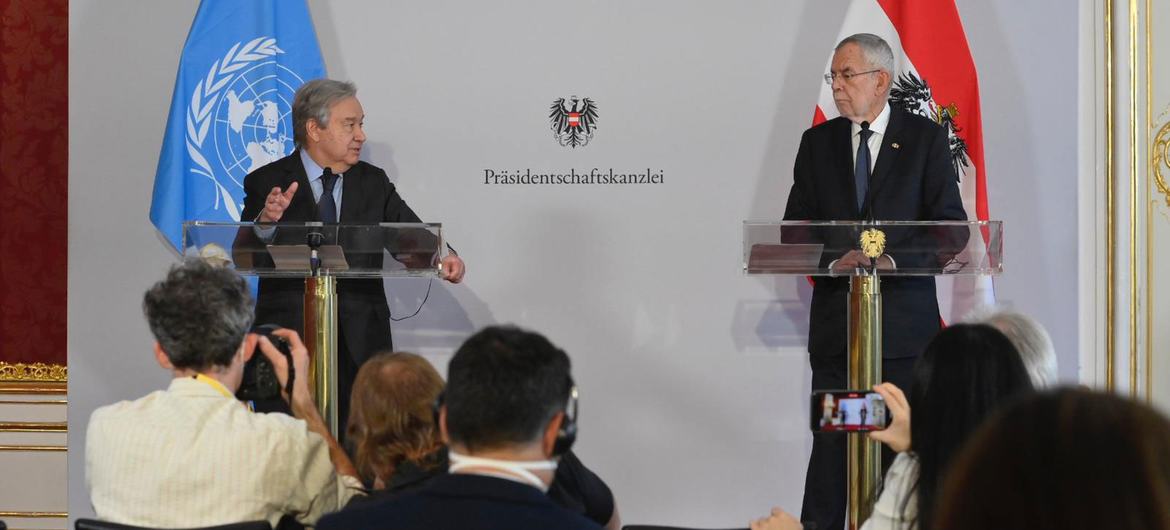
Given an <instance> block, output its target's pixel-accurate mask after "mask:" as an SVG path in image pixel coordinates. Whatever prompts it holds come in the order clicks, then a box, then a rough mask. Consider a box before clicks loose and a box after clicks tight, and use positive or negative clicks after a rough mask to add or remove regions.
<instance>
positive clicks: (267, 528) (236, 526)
mask: <svg viewBox="0 0 1170 530" xmlns="http://www.w3.org/2000/svg"><path fill="white" fill-rule="evenodd" d="M73 528H74V530H177V529H163V528H147V527H144V526H131V525H128V524H118V523H111V522H109V521H99V520H97V519H78V520H77V521H76V522H75V523H74V524H73ZM0 530H3V529H0ZM183 530H272V525H271V524H269V523H268V521H248V522H246V523H232V524H225V525H220V526H206V527H202V528H188V529H183Z"/></svg>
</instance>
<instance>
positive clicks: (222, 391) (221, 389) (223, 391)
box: [192, 374, 235, 398]
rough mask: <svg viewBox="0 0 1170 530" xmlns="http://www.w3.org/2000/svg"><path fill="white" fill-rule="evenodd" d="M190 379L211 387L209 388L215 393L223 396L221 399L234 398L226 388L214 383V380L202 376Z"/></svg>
mask: <svg viewBox="0 0 1170 530" xmlns="http://www.w3.org/2000/svg"><path fill="white" fill-rule="evenodd" d="M192 379H194V380H196V381H200V382H203V383H207V384H208V385H211V388H214V389H215V391H216V392H219V393H220V394H223V397H229V398H235V396H233V395H232V393H231V392H229V391H228V389H227V388H225V387H224V386H223V385H222V384H221V383H220V382H219V381H216V380H215V379H212V378H210V377H207V376H205V375H203V374H195V376H194V377H192Z"/></svg>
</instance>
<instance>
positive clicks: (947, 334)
mask: <svg viewBox="0 0 1170 530" xmlns="http://www.w3.org/2000/svg"><path fill="white" fill-rule="evenodd" d="M911 385H912V386H911V390H910V399H909V400H907V399H906V396H905V395H904V394H903V392H902V391H901V390H900V389H899V388H898V387H896V386H894V385H892V384H889V383H883V384H880V385H877V386H876V387H874V390H876V391H877V392H878V393H879V394H881V395H882V397H883V398H884V399H885V401H886V406H887V407H888V408H889V411H890V413H891V414H893V418H894V419H893V422H892V423H891V424H890V426H889V428H887V429H885V430H883V431H874V432H871V433H870V434H869V436H870V437H871V438H873V439H875V440H878V441H881V442H882V443H885V444H886V445H888V446H889V447H890V448H891V449H893V450H894V451H896V452H897V453H898V457H897V458H896V459H895V460H894V463H893V464H892V465H891V466H890V469H889V470H888V471H887V472H886V476H885V480H884V482H883V484H884V487H883V490H882V493H881V495H880V496H879V498H878V501H877V503H876V504H875V505H874V509H873V513H872V514H870V518H869V519H868V520H866V521H865V523H864V524H863V525H862V529H863V530H931V528H932V527H931V525H930V521H931V518H932V516H933V515H934V508H935V505H936V501H937V499H938V495H939V487H940V485H941V484H942V481H943V478H944V477H943V474H944V472H945V470H946V469H947V467H948V466H949V464H950V462H951V460H952V459H953V458H954V456H955V455H956V454H958V452H959V450H960V449H961V448H962V445H963V443H964V442H965V441H966V440H967V438H969V437H970V435H971V434H972V433H973V432H974V431H975V429H976V428H978V427H979V425H980V424H981V423H982V422H983V420H984V419H986V418H987V417H988V416H989V415H990V414H991V413H992V412H993V411H994V410H995V409H996V408H997V407H999V406H1000V405H1002V404H1003V403H1004V402H1006V401H1008V400H1010V399H1011V398H1013V397H1015V396H1018V395H1022V394H1026V393H1030V392H1032V390H1033V387H1032V382H1031V379H1030V378H1029V376H1028V372H1027V370H1026V369H1025V368H1024V364H1023V362H1022V361H1021V360H1020V355H1019V353H1018V352H1017V351H1016V349H1015V347H1013V346H1012V343H1011V342H1010V341H1009V340H1008V339H1007V337H1005V336H1004V335H1003V333H1000V332H999V331H997V330H996V329H994V328H992V327H990V326H987V325H984V324H956V325H954V326H950V327H948V328H946V329H944V330H943V331H941V332H939V334H938V335H936V336H935V338H934V339H933V340H931V342H930V344H929V345H927V347H926V351H925V352H923V354H922V356H921V357H920V358H919V359H918V362H917V363H916V364H915V365H914V377H913V380H912V383H911ZM911 410H913V411H914V415H913V418H914V421H913V423H911V421H910V418H911V415H910V411H911ZM751 528H752V530H800V529H801V528H802V527H801V525H800V522H799V521H797V520H796V519H795V518H793V517H791V516H789V515H788V514H786V513H784V512H783V511H782V510H779V509H778V508H774V509H773V510H772V515H771V516H769V517H767V518H764V519H759V520H757V521H754V522H752V524H751Z"/></svg>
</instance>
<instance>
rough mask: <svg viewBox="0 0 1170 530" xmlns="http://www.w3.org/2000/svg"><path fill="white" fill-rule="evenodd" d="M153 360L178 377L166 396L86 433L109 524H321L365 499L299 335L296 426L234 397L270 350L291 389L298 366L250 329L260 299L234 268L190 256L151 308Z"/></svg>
mask: <svg viewBox="0 0 1170 530" xmlns="http://www.w3.org/2000/svg"><path fill="white" fill-rule="evenodd" d="M142 305H143V310H144V312H145V313H146V319H147V322H148V324H149V325H150V331H151V333H152V334H153V335H154V338H155V343H154V357H155V360H156V361H157V362H158V364H159V366H161V367H163V368H164V369H166V370H169V371H171V372H172V373H173V374H174V379H173V380H172V381H171V383H170V386H169V387H168V388H167V389H166V390H160V391H156V392H153V393H151V394H149V395H147V396H145V397H142V398H139V399H137V400H134V401H123V402H120V403H115V404H113V405H108V406H105V407H101V408H99V409H97V410H96V411H94V413H93V416H91V417H90V422H89V430H88V432H87V435H86V451H85V462H86V481H87V486H88V488H89V492H90V498H91V499H92V501H93V506H94V510H95V511H96V513H97V516H98V517H99V518H100V519H103V520H106V521H110V522H115V523H121V524H128V525H134V526H145V527H153V528H192V527H203V526H215V525H224V524H230V523H236V522H243V521H255V520H261V519H263V520H267V521H269V522H270V523H271V524H273V525H274V526H276V525H277V524H278V522H279V521H280V519H281V518H282V517H284V516H286V515H287V516H291V517H293V518H295V519H296V520H297V521H298V522H300V523H301V524H305V525H313V524H314V523H315V522H316V521H317V519H318V518H320V517H321V515H323V514H325V513H329V512H332V511H336V510H337V509H338V508H339V507H340V506H343V505H345V503H346V502H348V501H349V499H350V498H351V497H352V496H353V495H354V493H355V492H356V491H357V488H358V487H360V482H359V481H358V480H357V479H356V478H355V477H356V472H355V471H354V467H353V464H352V463H351V462H350V461H349V458H347V457H346V456H345V453H344V452H342V450H341V448H340V446H339V445H338V444H337V441H336V440H334V439H333V437H332V436H331V435H330V434H329V432H328V430H327V429H326V428H325V424H324V422H323V421H322V419H321V415H320V413H318V411H317V409H316V407H315V406H314V404H313V401H312V399H311V397H310V395H309V387H308V377H307V374H308V363H309V358H308V353H307V351H306V349H305V347H304V344H302V343H301V340H300V337H298V336H297V334H296V333H295V332H293V331H291V330H276V331H273V332H272V335H273V336H275V337H279V339H283V340H279V339H278V341H280V342H287V345H288V347H289V358H291V360H292V365H293V366H294V368H295V373H296V374H299V375H300V377H297V376H295V375H294V377H293V384H292V385H291V395H288V394H284V395H283V397H284V398H285V399H287V400H289V403H290V405H291V407H290V408H291V409H292V411H293V414H294V415H295V416H296V418H295V419H294V418H292V417H289V416H287V415H283V414H257V413H254V412H251V411H250V410H248V408H247V407H246V406H245V405H244V404H243V403H241V402H240V401H239V400H237V399H236V398H235V395H234V392H235V391H236V390H238V389H239V387H240V383H241V381H242V380H243V375H244V364H245V363H246V362H247V361H248V359H250V358H251V357H252V355H253V354H254V353H255V350H256V347H257V346H259V349H260V351H261V352H262V353H263V355H264V356H265V357H266V358H268V359H269V360H270V361H271V362H272V364H273V368H274V371H275V374H276V376H277V379H278V380H279V382H280V385H281V387H282V388H285V387H288V386H289V385H288V380H289V363H288V361H287V360H286V357H285V356H284V354H282V353H281V352H280V351H279V350H278V349H277V347H276V345H274V344H273V343H272V340H270V339H269V338H267V337H261V336H259V335H256V334H252V333H249V332H248V330H249V329H250V328H251V325H252V318H253V317H252V309H251V308H252V297H251V295H250V294H249V293H248V287H247V285H246V284H245V282H244V280H243V279H242V278H240V277H239V276H238V275H237V274H236V273H235V272H233V271H231V270H227V269H221V268H215V267H212V266H210V265H207V264H206V263H203V262H202V261H197V260H188V261H186V262H184V263H182V264H180V265H176V266H174V267H172V268H171V270H170V272H169V273H168V274H167V278H166V279H165V280H163V281H161V282H159V283H157V284H155V285H154V286H153V287H152V288H151V289H150V290H149V291H147V293H146V296H145V297H144V300H143V304H142Z"/></svg>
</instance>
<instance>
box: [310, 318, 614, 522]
mask: <svg viewBox="0 0 1170 530" xmlns="http://www.w3.org/2000/svg"><path fill="white" fill-rule="evenodd" d="M447 374H448V380H447V388H446V390H445V391H444V392H445V394H444V395H443V396H441V397H440V403H441V405H439V410H438V412H439V427H440V430H441V431H442V434H443V439H444V441H446V442H447V445H448V448H449V450H448V456H449V458H450V467H449V471H450V473H449V474H446V475H442V476H438V477H435V478H433V479H431V480H430V481H428V482H427V483H426V485H424V486H422V487H421V488H419V489H417V490H413V491H409V492H406V493H402V494H401V495H399V496H396V497H392V498H390V499H387V500H385V501H371V502H368V503H366V504H364V505H362V506H360V507H356V508H353V509H347V510H345V511H342V512H339V513H336V514H333V515H330V516H327V517H325V518H323V519H321V521H320V523H319V524H318V528H320V529H321V530H334V529H336V530H363V529H370V530H374V529H384V530H415V529H417V530H488V529H500V530H505V529H507V530H544V529H549V528H557V529H566V530H573V529H579V530H600V529H601V526H599V525H598V524H597V523H595V522H593V521H591V520H589V519H587V518H585V516H583V515H581V514H577V513H573V512H570V511H568V510H566V509H565V508H563V507H561V506H558V505H557V504H555V503H554V502H553V501H552V500H551V499H550V498H549V496H548V495H546V492H547V491H548V488H549V485H550V484H551V483H552V480H553V475H554V473H555V471H556V469H557V462H558V458H559V456H558V455H561V454H564V453H565V452H566V451H568V449H569V447H570V446H571V445H572V443H573V440H574V439H575V438H576V432H577V431H576V424H575V419H576V414H577V391H576V387H575V386H574V385H573V380H572V377H571V376H570V373H569V357H568V356H567V355H565V352H564V351H561V350H560V349H559V348H557V347H556V346H554V345H553V344H552V343H550V342H549V341H548V339H546V338H544V337H543V336H541V335H539V334H536V333H532V332H528V331H524V330H521V329H517V328H514V327H489V328H485V329H483V330H482V331H480V332H478V333H476V334H475V335H472V336H471V338H469V339H467V342H464V343H463V345H462V346H460V347H459V350H458V351H457V352H455V356H454V357H452V358H451V362H450V364H448V365H447Z"/></svg>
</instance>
